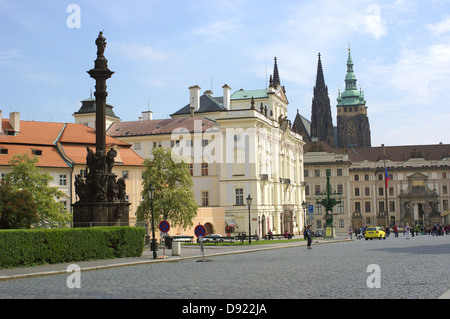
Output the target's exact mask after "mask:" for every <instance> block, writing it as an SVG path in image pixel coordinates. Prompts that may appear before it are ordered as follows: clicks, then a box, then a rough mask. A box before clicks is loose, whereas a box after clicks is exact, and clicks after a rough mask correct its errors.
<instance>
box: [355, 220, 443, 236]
mask: <svg viewBox="0 0 450 319" xmlns="http://www.w3.org/2000/svg"><path fill="white" fill-rule="evenodd" d="M366 229H367V226H363V227H360V228H356V229H355V230H354V231H353V228H352V226H350V227H349V229H348V234H349V236H350V239H352V234H353V233H354V234H355V236H356V239H362V238H364V237H365V232H366ZM399 230H400V229H399V227H398V226H397V225H394V226H392V232H393V233H394V237H396V238H397V237H398V233H399ZM383 231H384V232H385V233H386V237H389V235H390V234H391V228H390V227H389V226H387V227H383ZM419 233H420V234H421V235H432V236H443V235H444V234H445V235H449V234H450V224H449V225H443V224H437V223H436V224H434V225H433V227H428V226H422V225H411V226H410V225H409V224H408V223H407V224H406V225H405V227H403V235H404V236H405V238H406V239H410V238H411V237H414V236H419Z"/></svg>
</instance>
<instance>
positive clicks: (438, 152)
mask: <svg viewBox="0 0 450 319" xmlns="http://www.w3.org/2000/svg"><path fill="white" fill-rule="evenodd" d="M385 149H386V159H387V160H391V161H394V162H403V161H407V160H408V159H410V158H424V159H425V160H431V161H439V160H441V159H443V158H446V157H447V158H448V157H450V144H434V145H405V146H386V147H385ZM347 153H348V157H349V159H350V160H351V161H352V162H362V161H364V160H367V161H370V162H376V161H380V160H383V159H384V152H383V147H381V146H378V147H356V148H353V147H351V148H348V149H347Z"/></svg>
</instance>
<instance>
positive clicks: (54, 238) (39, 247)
mask: <svg viewBox="0 0 450 319" xmlns="http://www.w3.org/2000/svg"><path fill="white" fill-rule="evenodd" d="M144 236H145V230H144V229H143V228H138V227H93V228H69V229H67V228H60V229H21V230H0V252H1V254H0V268H13V267H20V266H33V265H40V264H46V263H50V264H53V263H64V262H77V261H85V260H95V259H111V258H123V257H139V256H141V255H142V251H143V249H144Z"/></svg>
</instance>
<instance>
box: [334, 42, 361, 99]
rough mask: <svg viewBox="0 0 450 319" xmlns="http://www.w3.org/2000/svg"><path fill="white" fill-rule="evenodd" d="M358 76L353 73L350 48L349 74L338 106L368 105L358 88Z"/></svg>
mask: <svg viewBox="0 0 450 319" xmlns="http://www.w3.org/2000/svg"><path fill="white" fill-rule="evenodd" d="M356 82H357V80H356V76H355V73H354V72H353V60H352V56H351V54H350V47H349V48H348V58H347V74H346V75H345V90H344V92H343V93H342V94H340V93H339V97H338V98H337V101H338V106H353V105H361V104H364V105H365V103H366V100H365V99H364V95H363V94H362V93H361V92H360V91H358V88H357V86H356Z"/></svg>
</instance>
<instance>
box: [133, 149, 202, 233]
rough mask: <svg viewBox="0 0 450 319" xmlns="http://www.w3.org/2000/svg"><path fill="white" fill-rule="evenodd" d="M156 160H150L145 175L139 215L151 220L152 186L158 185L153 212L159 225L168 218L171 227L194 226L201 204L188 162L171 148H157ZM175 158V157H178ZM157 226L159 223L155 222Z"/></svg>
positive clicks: (145, 163) (139, 218) (154, 154)
mask: <svg viewBox="0 0 450 319" xmlns="http://www.w3.org/2000/svg"><path fill="white" fill-rule="evenodd" d="M152 154H153V159H151V160H150V159H146V160H145V162H144V165H145V166H146V169H145V171H144V174H143V179H144V180H143V182H142V185H143V191H142V197H143V198H144V200H143V201H142V202H141V204H140V205H139V207H138V208H137V211H136V217H137V219H138V220H141V221H151V202H150V199H149V197H148V188H149V185H150V184H152V186H153V187H154V188H155V199H154V201H153V212H154V219H155V224H157V223H158V222H160V221H161V220H167V221H169V222H170V224H171V226H174V227H176V226H181V227H182V228H187V227H191V226H192V225H193V220H194V218H195V216H197V209H198V206H197V203H196V201H195V198H194V193H193V190H192V187H193V185H194V183H193V181H192V176H191V174H190V172H189V166H188V164H187V163H185V162H183V161H181V160H179V159H178V158H175V156H176V155H175V154H172V152H171V150H170V149H167V150H165V149H163V148H161V147H156V148H154V149H153V151H152ZM174 158H175V160H174ZM155 226H156V225H155Z"/></svg>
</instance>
